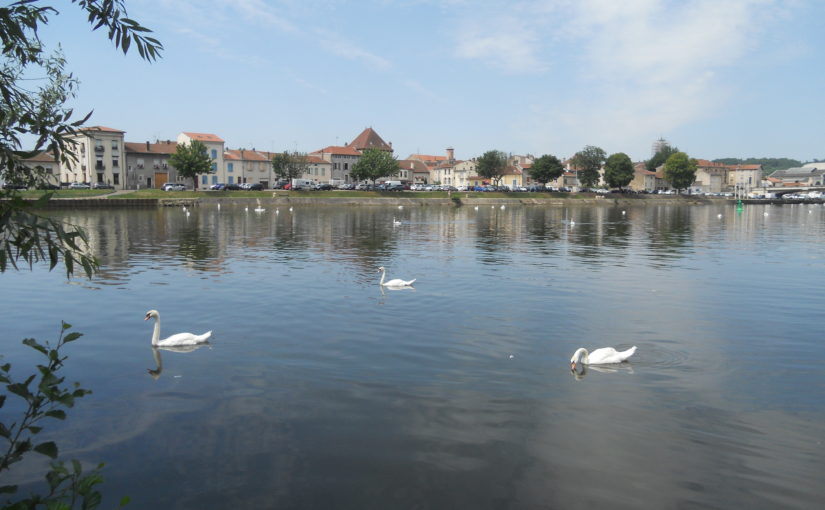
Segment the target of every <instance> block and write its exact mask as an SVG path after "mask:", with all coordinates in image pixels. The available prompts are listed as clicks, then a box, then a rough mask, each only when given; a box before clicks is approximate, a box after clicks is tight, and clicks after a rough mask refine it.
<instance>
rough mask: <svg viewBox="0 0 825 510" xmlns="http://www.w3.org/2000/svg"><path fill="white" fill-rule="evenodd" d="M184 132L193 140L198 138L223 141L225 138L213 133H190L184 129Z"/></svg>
mask: <svg viewBox="0 0 825 510" xmlns="http://www.w3.org/2000/svg"><path fill="white" fill-rule="evenodd" d="M183 134H185V135H186V136H188V137H189V138H191V139H192V140H197V141H199V142H223V139H221V137H219V136H218V135H213V134H211V133H189V132H187V131H184V132H183Z"/></svg>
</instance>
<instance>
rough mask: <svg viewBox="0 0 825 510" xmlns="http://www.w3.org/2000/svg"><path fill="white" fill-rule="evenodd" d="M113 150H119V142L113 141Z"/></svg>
mask: <svg viewBox="0 0 825 510" xmlns="http://www.w3.org/2000/svg"><path fill="white" fill-rule="evenodd" d="M112 150H113V151H116V150H117V140H112Z"/></svg>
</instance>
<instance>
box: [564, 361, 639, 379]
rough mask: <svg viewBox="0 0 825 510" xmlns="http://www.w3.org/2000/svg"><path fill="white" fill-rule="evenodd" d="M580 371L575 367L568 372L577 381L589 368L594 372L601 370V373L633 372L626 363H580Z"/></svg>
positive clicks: (582, 377)
mask: <svg viewBox="0 0 825 510" xmlns="http://www.w3.org/2000/svg"><path fill="white" fill-rule="evenodd" d="M580 366H581V371H578V370H576V369H575V368H571V369H570V373H571V374H572V375H573V377H574V378H575V379H576V380H577V381H581V380H582V379H584V377H585V376H586V375H587V373H588V372H590V371H591V370H592V371H594V372H601V373H603V374H617V373H620V372H621V373H625V374H634V373H635V372H633V367H632V366H631V365H628V364H623V365H612V366H605V365H602V366H599V365H584V364H582V365H580Z"/></svg>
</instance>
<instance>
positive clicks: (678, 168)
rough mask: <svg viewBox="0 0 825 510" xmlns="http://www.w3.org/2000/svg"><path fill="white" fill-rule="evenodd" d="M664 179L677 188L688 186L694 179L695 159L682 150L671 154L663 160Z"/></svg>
mask: <svg viewBox="0 0 825 510" xmlns="http://www.w3.org/2000/svg"><path fill="white" fill-rule="evenodd" d="M665 179H667V180H668V181H669V182H670V184H671V185H672V186H673V187H674V188H676V189H677V190H680V189H685V188H687V187H689V186H690V185H691V184H693V181H695V180H696V160H695V159H692V158H688V155H687V154H685V153H684V152H676V153H674V154H671V155H670V157H669V158H667V161H665Z"/></svg>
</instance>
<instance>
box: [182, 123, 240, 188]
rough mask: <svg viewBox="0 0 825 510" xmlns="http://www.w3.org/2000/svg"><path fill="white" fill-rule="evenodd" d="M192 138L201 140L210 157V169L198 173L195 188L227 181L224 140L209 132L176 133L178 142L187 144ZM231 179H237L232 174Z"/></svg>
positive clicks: (207, 186)
mask: <svg viewBox="0 0 825 510" xmlns="http://www.w3.org/2000/svg"><path fill="white" fill-rule="evenodd" d="M193 140H197V141H198V142H201V143H202V144H203V145H204V146H206V153H207V154H208V155H209V157H210V158H212V170H211V171H210V172H209V173H208V174H200V175H198V176H197V178H196V179H195V181H196V182H197V184H196V186H195V189H198V188H209V186H211V185H213V184H218V183H219V182H224V183H225V182H229V179H228V174H227V168H226V166H225V165H224V159H223V153H224V141H223V139H221V138H220V137H219V136H218V135H213V134H211V133H189V132H183V133H181V134H179V135H178V139H177V141H178V143H181V144H184V145H189V144H190V143H192V141H193ZM233 181H237V178H236V176H234V175H233Z"/></svg>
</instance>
